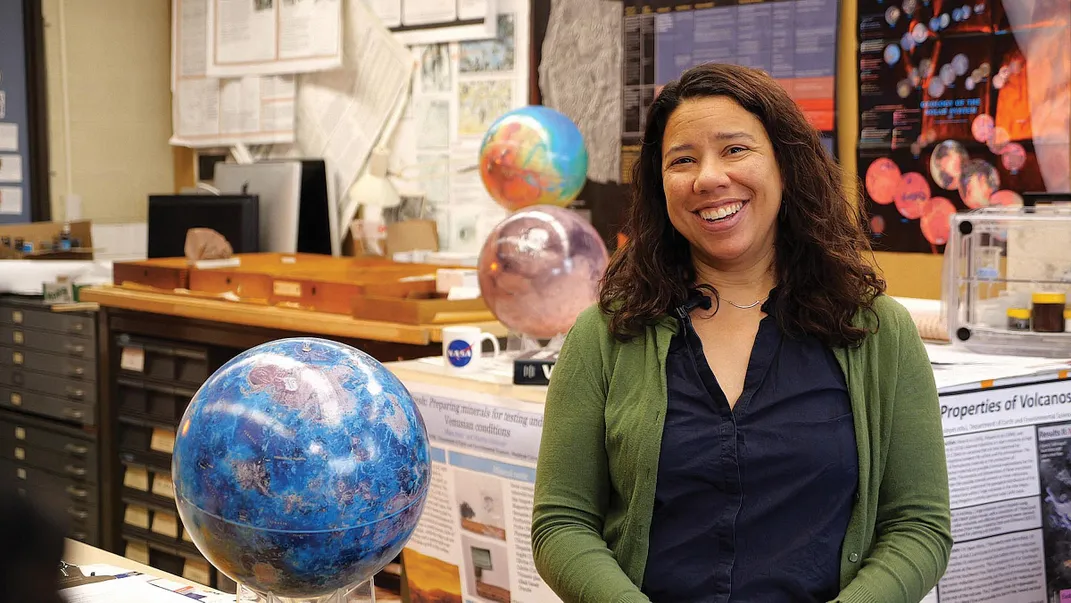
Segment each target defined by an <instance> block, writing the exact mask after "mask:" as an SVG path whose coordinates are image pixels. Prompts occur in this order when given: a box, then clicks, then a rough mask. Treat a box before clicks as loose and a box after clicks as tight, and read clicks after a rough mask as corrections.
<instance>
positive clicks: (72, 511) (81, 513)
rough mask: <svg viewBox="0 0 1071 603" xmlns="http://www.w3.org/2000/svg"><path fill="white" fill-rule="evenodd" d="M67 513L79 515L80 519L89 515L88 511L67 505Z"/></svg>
mask: <svg viewBox="0 0 1071 603" xmlns="http://www.w3.org/2000/svg"><path fill="white" fill-rule="evenodd" d="M67 513H68V514H69V515H70V516H71V517H77V518H78V519H86V518H87V517H89V512H88V511H82V510H81V509H75V508H74V507H67Z"/></svg>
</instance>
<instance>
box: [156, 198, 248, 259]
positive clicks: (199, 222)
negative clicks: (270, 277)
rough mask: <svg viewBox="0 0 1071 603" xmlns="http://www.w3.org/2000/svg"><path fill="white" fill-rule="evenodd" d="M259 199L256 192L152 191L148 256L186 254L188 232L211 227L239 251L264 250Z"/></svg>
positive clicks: (167, 256)
mask: <svg viewBox="0 0 1071 603" xmlns="http://www.w3.org/2000/svg"><path fill="white" fill-rule="evenodd" d="M258 210H259V206H258V199H257V197H256V196H254V195H150V196H149V211H148V220H147V222H148V224H147V226H148V231H149V232H148V235H149V236H148V238H149V245H148V250H147V251H148V253H147V255H148V257H150V258H173V257H183V256H184V255H185V254H186V251H185V249H186V232H187V231H188V230H190V229H191V228H211V229H212V230H214V231H216V232H218V233H219V234H221V235H223V237H224V238H225V239H227V242H228V243H230V244H231V248H232V249H233V250H234V252H235V253H256V252H258V251H260V242H259V230H260V217H259V212H258Z"/></svg>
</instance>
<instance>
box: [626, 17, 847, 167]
mask: <svg viewBox="0 0 1071 603" xmlns="http://www.w3.org/2000/svg"><path fill="white" fill-rule="evenodd" d="M839 10H840V2H839V0H783V1H782V0H777V1H772V0H758V1H754V0H751V1H748V0H739V2H738V1H737V0H729V1H719V2H709V3H697V4H691V3H684V2H678V1H676V0H625V1H624V27H623V34H622V35H623V37H624V47H623V48H624V50H623V63H624V64H623V66H622V69H623V71H622V91H621V93H622V98H621V105H622V112H623V114H622V116H621V170H622V174H621V181H622V182H629V181H630V180H631V174H630V173H629V172H630V170H631V169H632V165H633V163H635V160H636V158H637V157H638V155H639V148H640V139H641V137H642V135H643V130H644V127H645V126H646V123H645V121H646V115H647V110H648V108H649V107H650V106H651V104H652V103H653V102H654V99H655V97H656V96H657V95H658V92H659V90H661V88H662V86H664V85H666V84H667V83H669V82H670V81H673V80H676V79H677V78H678V77H680V74H681V73H682V72H683V71H685V70H686V69H689V68H691V67H695V66H697V65H700V64H703V63H708V62H718V63H730V64H735V65H742V66H745V67H753V68H755V69H761V70H762V71H765V72H766V73H768V74H770V75H771V76H772V77H773V78H774V79H775V80H777V81H778V83H780V84H781V86H782V87H783V88H784V89H785V91H787V92H788V94H789V95H790V96H791V97H792V98H793V99H794V100H795V101H796V103H797V105H798V106H799V107H800V109H802V110H803V112H804V114H805V115H806V116H807V119H808V120H809V121H810V122H811V124H812V125H814V127H815V128H817V129H818V130H819V131H820V132H821V133H822V141H823V143H824V144H825V146H826V150H828V151H829V152H830V154H835V153H834V145H833V141H834V139H835V122H836V107H835V96H836V95H835V91H836V64H837V22H838V15H839Z"/></svg>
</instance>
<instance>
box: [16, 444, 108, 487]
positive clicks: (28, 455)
mask: <svg viewBox="0 0 1071 603" xmlns="http://www.w3.org/2000/svg"><path fill="white" fill-rule="evenodd" d="M72 447H73V445H72ZM80 448H81V449H85V446H81V447H80ZM0 456H3V457H5V458H8V459H11V460H14V461H17V462H20V463H25V464H26V465H29V466H31V467H35V468H37V469H43V470H45V471H48V472H49V473H52V474H55V475H59V476H63V477H70V478H73V479H78V480H85V481H87V482H91V483H96V482H97V465H96V462H97V458H96V456H97V455H96V454H95V451H94V454H92V455H88V454H87V455H83V456H75V455H72V454H67V453H65V452H63V448H59V449H55V448H40V447H37V446H28V445H26V443H25V442H17V443H11V444H8V443H5V444H3V445H0Z"/></svg>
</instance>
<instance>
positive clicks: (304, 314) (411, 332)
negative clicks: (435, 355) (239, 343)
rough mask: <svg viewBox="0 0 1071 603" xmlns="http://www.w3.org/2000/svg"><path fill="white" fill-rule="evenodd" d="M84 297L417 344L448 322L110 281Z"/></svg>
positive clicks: (433, 338)
mask: <svg viewBox="0 0 1071 603" xmlns="http://www.w3.org/2000/svg"><path fill="white" fill-rule="evenodd" d="M79 299H80V300H81V301H85V302H95V303H97V304H99V305H101V306H103V307H107V308H120V309H123V310H134V311H139V312H150V313H153V314H165V315H169V316H179V317H183V318H192V319H198V320H208V321H216V322H225V323H231V324H239V325H246V326H253V327H264V328H270V329H280V330H285V331H294V332H295V333H306V334H309V335H322V336H329V337H348V338H352V339H370V340H375V341H388V342H393V343H407V344H415V345H428V344H431V343H439V342H441V341H442V329H443V327H444V326H448V325H407V324H402V323H390V322H379V321H370V320H357V319H354V318H351V317H349V316H345V315H342V314H329V313H326V312H310V311H308V310H296V309H291V308H278V307H272V306H262V305H253V304H243V303H241V302H230V301H223V300H214V299H203V298H196V297H189V296H184V295H181V294H177V293H175V294H172V293H158V292H151V291H137V290H129V289H124V288H122V287H116V286H110V285H105V286H99V287H89V288H85V289H82V290H81V292H80V293H79ZM469 324H472V325H474V326H478V327H480V328H481V329H482V330H484V331H488V332H490V333H492V334H494V335H495V336H497V337H505V336H506V328H505V327H504V326H503V325H502V324H501V323H499V322H497V321H490V322H475V323H469Z"/></svg>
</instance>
